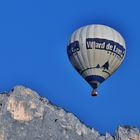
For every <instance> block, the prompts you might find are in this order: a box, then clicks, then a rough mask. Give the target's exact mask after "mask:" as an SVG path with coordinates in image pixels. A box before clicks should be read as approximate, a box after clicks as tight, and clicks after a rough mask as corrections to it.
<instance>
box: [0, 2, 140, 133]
mask: <svg viewBox="0 0 140 140" xmlns="http://www.w3.org/2000/svg"><path fill="white" fill-rule="evenodd" d="M139 5H140V3H139V1H138V0H133V1H127V0H117V1H113V0H106V1H100V0H96V1H95V0H70V1H66V0H61V1H60V0H59V1H57V0H40V1H38V0H32V1H30V0H27V1H26V0H24V1H21V0H9V1H8V0H5V1H0V91H4V90H10V89H11V88H13V87H14V86H15V85H24V86H27V87H30V88H32V89H34V90H36V91H37V92H38V93H40V94H41V95H42V96H45V97H47V98H48V99H49V100H51V101H52V102H53V103H55V104H57V105H59V106H61V107H63V108H65V109H66V110H67V111H70V112H73V113H74V114H75V115H76V116H78V117H79V118H80V119H81V120H82V121H83V122H84V123H85V124H87V125H89V126H90V127H94V128H96V129H97V130H99V131H100V132H101V133H105V132H106V131H108V132H110V133H114V130H115V128H116V127H117V126H118V125H121V124H128V125H134V126H136V127H138V128H140V111H139V107H140V94H139V86H140V82H139V79H140V46H139V40H140V39H139V37H140V14H139V13H140V8H139ZM94 23H99V24H105V25H108V26H111V27H113V28H115V29H116V30H118V31H119V32H120V33H121V34H122V36H123V37H124V38H125V40H126V47H127V55H126V58H125V60H124V62H123V64H122V65H121V67H120V68H119V70H117V71H116V72H115V73H114V74H113V75H112V76H111V77H110V78H109V79H108V80H107V81H105V82H104V83H103V84H102V85H101V86H100V88H99V89H98V93H99V96H98V97H95V98H94V97H91V96H90V93H91V90H92V89H91V87H90V86H89V85H88V84H87V83H86V81H84V80H83V79H82V77H80V76H79V75H78V73H77V72H76V71H75V70H74V69H73V67H72V66H71V64H70V63H69V60H68V57H67V53H66V46H67V41H68V39H69V37H70V35H71V33H72V32H73V31H74V30H75V29H77V28H79V27H81V26H84V25H87V24H94Z"/></svg>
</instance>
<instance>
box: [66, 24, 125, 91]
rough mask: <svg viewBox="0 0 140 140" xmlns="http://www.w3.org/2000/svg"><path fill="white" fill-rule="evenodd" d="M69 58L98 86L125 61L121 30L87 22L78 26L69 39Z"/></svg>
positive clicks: (86, 78) (89, 80) (79, 71)
mask: <svg viewBox="0 0 140 140" xmlns="http://www.w3.org/2000/svg"><path fill="white" fill-rule="evenodd" d="M67 53H68V57H69V60H70V62H71V63H72V65H73V66H74V68H75V69H76V70H77V71H78V73H79V74H80V75H81V76H82V77H83V78H84V79H85V80H86V81H87V82H88V83H89V84H90V85H91V86H92V88H93V89H96V88H97V87H98V86H99V85H100V84H101V83H102V82H103V81H104V80H106V79H107V78H108V77H109V76H111V75H112V73H113V72H114V71H115V70H116V69H117V68H118V67H119V66H120V64H121V63H122V61H123V59H124V57H125V53H126V47H125V41H124V39H123V37H122V36H121V35H120V33H119V32H117V31H116V30H114V29H112V28H111V27H108V26H105V25H88V26H84V27H81V28H80V29H78V30H76V31H75V32H74V33H73V34H72V36H71V38H70V40H69V43H68V47H67Z"/></svg>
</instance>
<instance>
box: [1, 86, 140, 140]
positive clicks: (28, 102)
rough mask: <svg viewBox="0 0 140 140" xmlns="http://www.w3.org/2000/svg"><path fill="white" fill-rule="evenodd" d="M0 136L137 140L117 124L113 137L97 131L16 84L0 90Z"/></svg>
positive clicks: (14, 139) (133, 132)
mask: <svg viewBox="0 0 140 140" xmlns="http://www.w3.org/2000/svg"><path fill="white" fill-rule="evenodd" d="M0 140H140V134H139V130H138V129H137V128H134V127H131V126H120V127H118V129H117V130H116V136H115V137H112V136H111V135H110V134H109V133H106V134H105V135H100V134H99V132H98V131H97V130H95V129H94V128H89V127H87V126H86V125H85V124H83V123H81V122H80V120H79V119H78V118H77V117H76V116H75V115H74V114H72V113H70V112H66V111H65V110H63V109H62V108H60V107H57V106H55V105H53V104H52V103H50V102H49V101H48V99H46V98H43V97H40V96H39V95H38V94H37V93H36V92H35V91H33V90H31V89H29V88H25V87H23V86H16V87H15V88H14V89H13V90H11V91H10V92H7V93H3V94H0Z"/></svg>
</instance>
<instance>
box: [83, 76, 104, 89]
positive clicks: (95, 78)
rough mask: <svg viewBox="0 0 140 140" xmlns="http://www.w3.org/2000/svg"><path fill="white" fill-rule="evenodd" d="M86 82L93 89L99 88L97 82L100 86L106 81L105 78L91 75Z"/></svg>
mask: <svg viewBox="0 0 140 140" xmlns="http://www.w3.org/2000/svg"><path fill="white" fill-rule="evenodd" d="M85 80H86V81H87V82H88V83H89V84H90V85H91V86H92V87H93V88H97V82H99V83H100V84H101V83H102V82H103V81H104V80H105V78H104V77H102V76H99V75H90V76H87V77H86V78H85Z"/></svg>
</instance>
